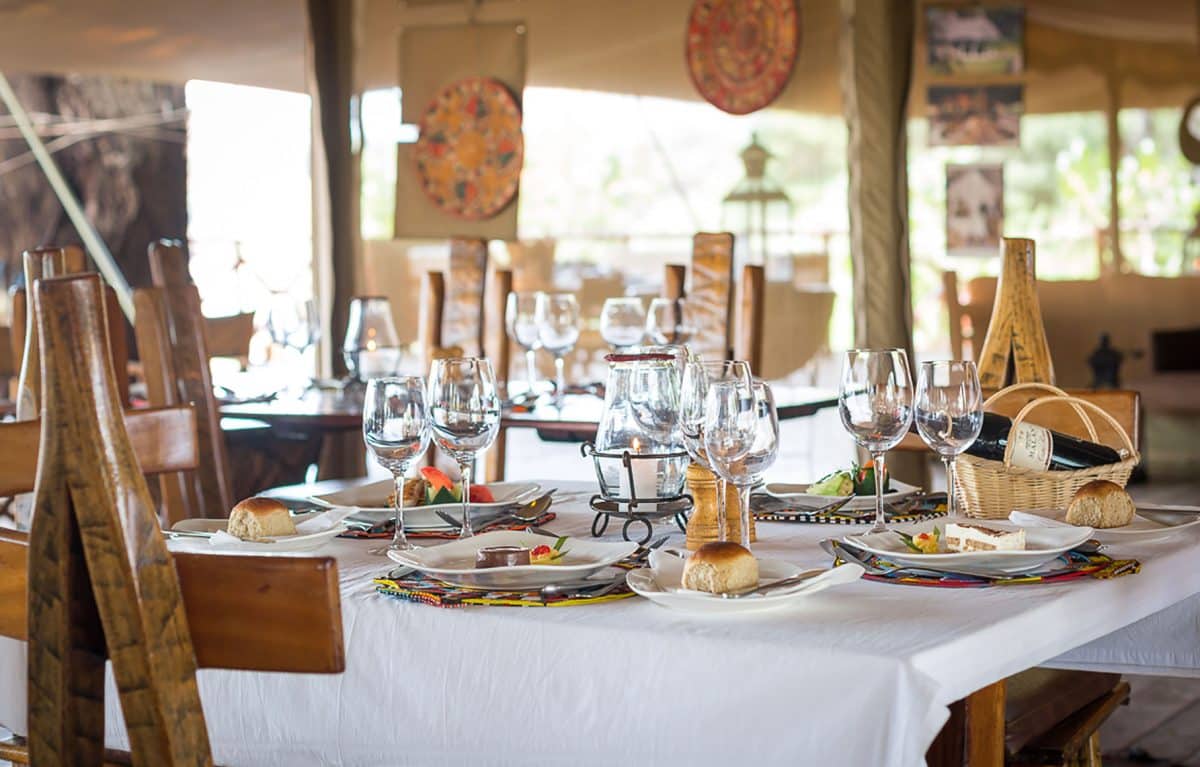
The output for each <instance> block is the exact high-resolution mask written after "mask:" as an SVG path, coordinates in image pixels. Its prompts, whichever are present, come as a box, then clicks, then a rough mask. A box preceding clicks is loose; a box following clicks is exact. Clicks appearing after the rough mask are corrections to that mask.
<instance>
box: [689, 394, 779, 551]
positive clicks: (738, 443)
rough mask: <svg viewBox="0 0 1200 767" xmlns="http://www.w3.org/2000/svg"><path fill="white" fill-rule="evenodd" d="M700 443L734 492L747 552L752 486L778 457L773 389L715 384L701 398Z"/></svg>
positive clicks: (777, 420) (714, 466) (714, 467)
mask: <svg viewBox="0 0 1200 767" xmlns="http://www.w3.org/2000/svg"><path fill="white" fill-rule="evenodd" d="M704 445H705V449H706V450H707V453H708V460H709V463H710V464H711V465H712V467H713V470H714V471H715V472H716V473H717V475H718V476H720V477H721V478H722V479H724V480H725V481H726V482H729V483H731V484H732V485H734V486H735V487H736V488H737V490H738V512H739V515H740V519H741V528H742V529H741V533H742V540H741V544H742V546H744V547H745V548H746V549H747V550H749V548H750V488H751V487H753V486H754V483H755V482H757V481H758V479H759V478H760V477H761V476H762V474H763V472H765V471H766V470H767V469H768V468H770V467H771V465H772V464H774V463H775V456H776V455H778V453H779V415H778V413H777V412H776V410H775V397H774V395H773V394H772V393H771V387H770V386H769V385H767V384H766V383H764V382H762V381H755V382H753V383H751V384H750V386H749V387H747V386H746V385H745V382H744V381H741V380H731V381H719V382H716V383H713V384H711V385H710V386H709V388H708V394H707V396H706V398H705V415H704Z"/></svg>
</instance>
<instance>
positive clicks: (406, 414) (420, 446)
mask: <svg viewBox="0 0 1200 767" xmlns="http://www.w3.org/2000/svg"><path fill="white" fill-rule="evenodd" d="M363 441H365V442H366V443H367V447H368V448H369V449H370V450H371V452H372V453H373V454H374V455H375V460H376V461H377V462H378V463H379V465H380V466H382V467H383V468H385V469H387V470H388V471H390V472H391V473H392V479H393V481H394V482H395V487H394V488H393V490H394V491H395V498H394V500H393V501H392V508H393V510H394V511H395V522H396V527H395V533H394V534H393V535H392V542H391V545H389V546H385V547H383V548H378V549H372V550H371V553H372V554H386V553H387V552H388V550H389V549H390V550H393V551H405V550H407V549H411V548H413V545H412V544H411V543H409V542H408V538H407V537H406V536H405V535H404V477H405V475H406V474H407V473H408V468H409V466H411V465H412V462H413V461H414V460H416V459H417V458H419V457H420V456H421V455H422V454H423V453H424V452H425V449H426V448H428V447H429V413H428V412H427V411H426V404H425V381H424V380H422V379H421V378H420V377H418V376H404V377H397V378H372V379H371V380H369V381H367V391H366V394H365V395H364V399H363Z"/></svg>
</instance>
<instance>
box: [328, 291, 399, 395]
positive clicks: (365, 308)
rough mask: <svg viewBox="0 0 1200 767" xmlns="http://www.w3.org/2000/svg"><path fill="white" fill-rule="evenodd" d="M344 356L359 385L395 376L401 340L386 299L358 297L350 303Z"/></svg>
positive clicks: (389, 304) (343, 347)
mask: <svg viewBox="0 0 1200 767" xmlns="http://www.w3.org/2000/svg"><path fill="white" fill-rule="evenodd" d="M342 354H343V356H344V358H345V361H346V369H347V370H348V371H350V376H351V377H352V378H356V379H358V380H359V381H366V380H367V379H369V378H379V377H382V376H390V375H393V374H394V373H395V372H396V370H397V368H399V367H400V355H401V350H400V337H399V335H398V334H397V333H396V325H395V322H394V321H393V320H392V305H391V302H389V301H388V300H387V298H385V297H384V296H356V297H355V298H352V299H350V315H349V318H348V320H347V324H346V340H345V341H344V342H343V343H342Z"/></svg>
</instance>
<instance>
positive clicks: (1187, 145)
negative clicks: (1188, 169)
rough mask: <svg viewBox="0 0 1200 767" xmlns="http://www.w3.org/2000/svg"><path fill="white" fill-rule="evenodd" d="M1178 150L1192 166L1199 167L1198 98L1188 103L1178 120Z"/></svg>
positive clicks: (1199, 103) (1199, 118) (1199, 114)
mask: <svg viewBox="0 0 1200 767" xmlns="http://www.w3.org/2000/svg"><path fill="white" fill-rule="evenodd" d="M1179 149H1180V151H1182V152H1183V156H1184V157H1186V158H1187V160H1188V162H1190V163H1191V164H1193V165H1200V96H1197V97H1196V98H1194V99H1192V100H1191V101H1189V102H1188V105H1187V106H1185V107H1184V108H1183V116H1182V117H1181V118H1180V120H1179Z"/></svg>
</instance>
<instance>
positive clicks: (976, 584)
mask: <svg viewBox="0 0 1200 767" xmlns="http://www.w3.org/2000/svg"><path fill="white" fill-rule="evenodd" d="M864 553H865V552H864ZM867 563H868V564H871V565H875V566H877V567H894V568H896V572H895V574H874V573H867V574H864V575H863V579H864V580H870V581H881V582H883V583H899V584H903V585H906V586H934V587H938V588H953V589H962V588H968V589H969V588H984V587H988V586H1023V585H1028V584H1031V583H1064V582H1066V581H1074V580H1080V579H1082V578H1100V579H1107V578H1117V577H1120V576H1122V575H1133V574H1135V573H1137V572H1139V571H1140V570H1141V568H1142V563H1141V562H1139V561H1138V560H1136V559H1113V558H1112V557H1109V556H1106V555H1104V554H1096V553H1085V552H1081V551H1068V552H1066V553H1065V554H1063V555H1061V556H1059V557H1058V558H1057V559H1055V560H1053V561H1052V562H1050V563H1048V564H1047V565H1046V567H1045V568H1043V569H1041V570H1038V571H1036V572H1032V573H1022V574H1020V575H1009V576H1003V577H985V576H977V575H963V574H957V573H954V574H952V573H946V574H944V575H942V576H941V577H933V576H926V575H912V574H910V573H908V572H907V571H904V570H902V569H901V568H900V567H899V566H898V565H894V564H892V563H891V562H888V561H886V560H884V559H882V558H880V557H876V556H868V558H867ZM833 564H834V566H835V567H837V566H838V565H843V564H845V562H844V561H843V560H842V559H835V560H834V562H833Z"/></svg>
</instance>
